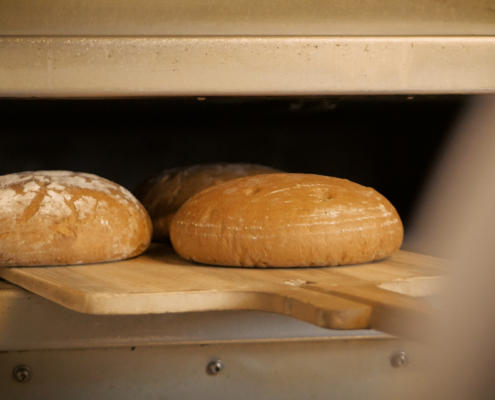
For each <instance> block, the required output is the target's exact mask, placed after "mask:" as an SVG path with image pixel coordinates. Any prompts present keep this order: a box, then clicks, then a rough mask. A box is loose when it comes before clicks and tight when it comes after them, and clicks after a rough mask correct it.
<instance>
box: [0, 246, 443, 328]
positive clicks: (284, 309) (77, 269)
mask: <svg viewBox="0 0 495 400" xmlns="http://www.w3.org/2000/svg"><path fill="white" fill-rule="evenodd" d="M446 273H447V267H446V265H445V263H444V261H442V260H438V259H435V258H433V257H428V256H424V255H419V254H414V253H409V252H405V251H398V252H396V253H395V254H393V255H392V256H390V257H389V258H387V259H385V260H381V261H378V262H373V263H367V264H360V265H353V266H344V267H325V268H287V269H279V268H277V269H259V268H257V269H254V268H228V267H213V266H208V265H200V264H196V263H193V262H190V261H186V260H184V259H182V258H180V257H179V256H178V255H177V254H176V253H175V252H174V250H173V249H172V248H171V247H170V246H168V245H162V244H160V245H159V244H154V245H152V246H151V247H150V248H149V249H148V251H146V253H145V254H144V255H142V256H140V257H137V258H134V259H131V260H126V261H120V262H111V263H102V264H91V265H77V266H54V267H0V276H1V277H2V278H4V279H6V280H8V281H10V282H12V283H15V284H17V285H19V286H21V287H23V288H25V289H27V290H29V291H31V292H33V293H36V294H38V295H40V296H42V297H45V298H47V299H49V300H52V301H54V302H56V303H58V304H60V305H62V306H64V307H67V308H69V309H72V310H75V311H79V312H82V313H88V314H151V313H178V312H191V311H213V310H259V311H268V312H275V313H280V314H285V315H289V316H292V317H294V318H298V319H300V320H303V321H307V322H309V323H312V324H315V325H318V326H321V327H325V328H331V329H363V328H374V329H378V330H382V331H384V332H387V333H391V334H395V335H401V336H408V333H409V331H410V330H411V329H410V328H411V324H422V323H425V322H427V321H428V320H429V319H431V317H432V316H433V313H434V312H433V310H432V308H431V306H430V305H429V303H428V302H427V301H425V300H423V299H421V298H420V297H421V296H431V295H434V294H437V293H438V291H439V290H440V289H441V285H440V284H441V281H442V276H443V275H445V274H446ZM388 288H392V290H393V291H391V290H386V289H388ZM410 293H414V295H415V297H413V296H411V295H409V294H410Z"/></svg>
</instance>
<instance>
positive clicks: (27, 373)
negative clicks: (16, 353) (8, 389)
mask: <svg viewBox="0 0 495 400" xmlns="http://www.w3.org/2000/svg"><path fill="white" fill-rule="evenodd" d="M13 376H14V379H15V380H16V381H17V382H21V383H24V382H28V381H29V380H31V377H32V376H33V372H32V371H31V368H29V367H28V366H27V365H18V366H17V367H15V368H14V373H13Z"/></svg>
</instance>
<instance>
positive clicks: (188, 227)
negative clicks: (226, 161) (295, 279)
mask: <svg viewBox="0 0 495 400" xmlns="http://www.w3.org/2000/svg"><path fill="white" fill-rule="evenodd" d="M170 238H171V240H172V244H173V246H174V248H175V250H176V251H177V252H178V253H179V254H180V255H181V256H182V257H183V258H186V259H189V260H194V261H198V262H201V263H206V264H216V265H230V266H246V267H251V266H253V267H312V266H331V265H345V264H354V263H362V262H369V261H373V260H378V259H381V258H384V257H386V256H388V255H390V254H391V253H393V252H395V251H396V250H398V249H399V247H400V245H401V243H402V238H403V227H402V222H401V220H400V218H399V215H398V214H397V211H396V210H395V208H394V207H393V206H392V205H391V204H390V202H389V201H388V200H387V199H386V198H385V197H383V196H382V195H381V194H379V193H378V192H376V191H375V190H374V189H371V188H367V187H364V186H361V185H358V184H357V183H353V182H350V181H348V180H344V179H338V178H331V177H326V176H319V175H305V174H273V175H260V176H253V177H247V178H241V179H237V180H235V181H230V182H225V183H222V184H220V185H217V186H214V187H211V188H209V189H206V190H204V191H203V192H201V193H199V194H197V195H196V196H194V197H192V198H191V199H190V200H189V201H188V202H187V203H185V204H184V205H183V206H182V207H181V209H180V210H179V211H178V212H177V214H176V215H175V217H174V219H173V221H172V225H171V229H170Z"/></svg>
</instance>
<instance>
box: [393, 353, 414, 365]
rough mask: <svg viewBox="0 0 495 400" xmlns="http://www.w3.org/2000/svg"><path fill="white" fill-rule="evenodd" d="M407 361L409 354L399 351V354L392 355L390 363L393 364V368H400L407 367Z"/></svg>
mask: <svg viewBox="0 0 495 400" xmlns="http://www.w3.org/2000/svg"><path fill="white" fill-rule="evenodd" d="M408 361H409V360H408V359H407V354H406V352H405V351H398V352H397V353H394V354H393V355H392V358H391V360H390V363H391V364H392V367H394V368H399V367H403V366H405V365H407V363H408Z"/></svg>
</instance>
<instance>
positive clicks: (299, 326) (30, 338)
mask: <svg viewBox="0 0 495 400" xmlns="http://www.w3.org/2000/svg"><path fill="white" fill-rule="evenodd" d="M0 327H2V329H0V352H1V351H14V350H34V349H75V348H76V349H77V348H90V347H115V346H140V345H151V344H152V345H156V344H164V343H168V344H171V343H180V344H185V343H202V344H205V343H218V342H232V341H234V342H249V341H267V342H272V341H279V340H286V341H289V342H290V341H294V340H300V339H304V340H340V339H342V340H351V339H360V338H370V337H372V338H375V337H381V338H387V337H389V336H387V335H384V334H382V333H380V332H376V331H371V330H356V331H334V330H329V329H324V328H319V327H317V326H314V325H311V324H308V323H305V322H302V321H299V320H296V319H293V318H290V317H286V316H283V315H277V314H272V313H264V312H254V311H247V312H234V311H224V312H207V313H184V314H153V315H141V316H138V315H134V316H133V315H129V316H116V315H113V316H112V315H107V316H105V315H100V316H98V315H87V314H81V313H78V312H75V311H71V310H68V309H66V308H64V307H62V306H59V305H58V304H55V303H53V302H51V301H49V300H46V299H43V298H41V297H39V296H37V295H35V294H32V293H30V292H28V291H26V290H23V289H20V288H19V287H17V286H15V285H12V284H10V283H7V282H5V281H0ZM210 361H211V360H210ZM205 365H206V364H205ZM204 368H205V366H203V371H204Z"/></svg>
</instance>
